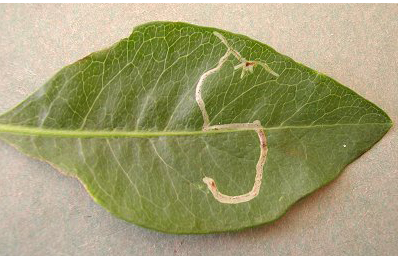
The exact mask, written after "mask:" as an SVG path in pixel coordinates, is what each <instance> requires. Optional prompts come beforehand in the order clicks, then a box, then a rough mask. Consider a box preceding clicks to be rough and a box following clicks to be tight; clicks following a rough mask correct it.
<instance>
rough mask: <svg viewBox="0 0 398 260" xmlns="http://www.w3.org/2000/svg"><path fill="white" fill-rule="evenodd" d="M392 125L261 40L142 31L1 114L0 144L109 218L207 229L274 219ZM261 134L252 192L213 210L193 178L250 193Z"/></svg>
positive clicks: (213, 32)
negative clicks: (76, 186) (83, 195)
mask: <svg viewBox="0 0 398 260" xmlns="http://www.w3.org/2000/svg"><path fill="white" fill-rule="evenodd" d="M219 35H221V37H220V36H219ZM228 52H230V53H228ZM227 54H228V55H227ZM223 57H225V59H223ZM221 61H222V63H221ZM257 65H258V66H257ZM215 68H217V69H215ZM213 70H214V71H213ZM209 71H212V72H211V73H208V72H209ZM204 75H205V76H204ZM200 79H203V81H202V82H201V81H200ZM199 82H201V83H200V86H199V88H198V85H199ZM198 89H200V91H201V92H200V96H199V95H198V94H197V90H198ZM199 97H200V98H201V99H202V101H203V104H202V105H201V103H200V98H199ZM204 107H205V110H204ZM204 111H205V112H206V113H204ZM206 116H207V119H206ZM207 120H208V122H207ZM257 121H258V122H259V124H254V123H253V122H257ZM391 125H392V123H391V120H390V119H389V117H388V116H387V115H386V114H385V113H384V111H382V110H381V109H380V108H378V107H377V106H375V105H374V104H372V103H371V102H369V101H367V100H366V99H364V98H362V97H361V96H359V95H358V94H356V93H354V92H353V91H352V90H350V89H348V88H347V87H345V86H343V85H341V84H340V83H338V82H336V81H334V80H333V79H331V78H329V77H327V76H325V75H323V74H320V73H318V72H316V71H314V70H312V69H310V68H307V67H305V66H304V65H301V64H299V63H296V62H294V61H293V60H292V59H290V58H289V57H286V56H284V55H282V54H279V53H278V52H276V51H275V50H273V49H272V48H270V47H269V46H267V45H265V44H262V43H260V42H257V41H255V40H252V39H250V38H248V37H246V36H242V35H237V34H233V33H230V32H226V31H222V30H219V29H214V28H207V27H200V26H195V25H191V24H185V23H173V22H153V23H148V24H144V25H141V26H138V27H136V28H135V29H134V30H133V32H132V34H131V35H130V37H128V38H126V39H123V40H121V41H120V42H118V43H116V44H114V45H113V46H112V47H110V48H109V49H106V50H103V51H100V52H96V53H93V54H90V55H89V56H87V57H85V58H84V59H82V60H79V61H77V62H76V63H74V64H72V65H69V66H67V67H65V68H63V69H62V70H61V71H59V72H58V73H57V74H56V75H55V76H54V77H52V78H51V79H50V80H49V81H48V82H47V83H46V84H45V85H44V86H43V87H41V88H40V89H38V90H37V91H36V92H35V93H33V94H32V95H31V96H30V97H28V98H27V99H26V100H24V101H23V102H22V103H20V104H19V105H18V106H16V107H15V108H13V109H11V110H10V111H8V112H6V113H5V114H3V115H1V116H0V138H1V139H2V140H4V141H5V142H7V143H9V144H11V145H13V146H15V147H16V148H17V149H19V150H20V151H22V152H23V153H25V154H27V155H29V156H33V157H35V158H38V159H41V160H44V161H47V162H49V163H51V164H52V165H54V167H56V168H57V169H59V170H60V171H62V172H65V173H66V174H68V175H71V176H74V177H77V178H78V179H79V180H80V181H81V182H82V183H83V184H84V186H85V187H86V188H87V190H88V191H89V193H90V194H91V195H92V196H93V198H94V200H95V201H96V202H98V203H99V204H101V205H102V206H104V207H105V208H106V209H107V210H109V211H110V212H112V213H113V214H115V215H116V216H118V217H120V218H122V219H125V220H127V221H130V222H133V223H135V224H137V225H141V226H144V227H148V228H151V229H156V230H159V231H163V232H169V233H211V232H222V231H230V230H239V229H242V228H246V227H251V226H256V225H259V224H262V223H267V222H271V221H274V220H275V219H277V218H279V217H280V216H281V215H283V214H284V212H286V210H287V209H288V208H289V207H290V206H291V205H292V204H294V203H295V202H296V201H298V200H299V199H300V198H302V197H304V196H306V195H307V194H309V193H311V192H313V191H314V190H316V189H318V188H320V187H322V186H324V185H326V184H327V183H329V182H330V181H332V180H333V179H335V178H336V177H337V176H338V175H339V174H340V173H341V171H342V170H343V168H344V167H345V166H346V165H348V164H349V163H350V162H352V161H353V160H355V159H356V158H357V157H359V156H360V155H361V154H363V153H364V152H365V151H367V150H368V149H370V148H371V147H372V146H373V145H374V144H375V143H376V142H377V141H378V140H380V138H381V137H382V136H383V135H384V134H385V133H386V132H387V131H388V129H389V128H390V127H391ZM216 128H218V129H216ZM261 131H263V132H264V135H265V136H266V145H267V149H268V153H267V155H266V161H265V165H264V167H263V169H262V177H261V184H260V186H259V192H256V193H255V194H254V193H253V194H250V196H251V197H250V199H249V200H245V201H239V203H236V204H231V203H223V202H220V201H219V200H218V199H217V197H216V195H215V193H213V192H212V191H211V186H210V185H207V184H206V183H204V182H203V179H204V178H207V176H211V178H212V179H214V182H215V183H217V188H218V191H219V192H220V193H222V194H228V195H231V196H239V195H241V194H246V193H247V192H248V191H250V190H252V188H253V187H255V184H254V182H255V177H256V176H258V174H257V175H256V165H258V162H260V160H259V155H260V154H261V152H262V151H263V150H262V149H263V148H262V146H261V145H259V144H261V137H260V134H259V132H261ZM259 137H260V140H259ZM257 173H259V171H257Z"/></svg>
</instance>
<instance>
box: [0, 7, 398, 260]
mask: <svg viewBox="0 0 398 260" xmlns="http://www.w3.org/2000/svg"><path fill="white" fill-rule="evenodd" d="M397 17H398V5H396V4H389V5H384V4H383V5H341V4H339V5H312V4H311V5H309V4H305V5H282V4H261V5H255V4H243V5H226V4H223V5H212V4H200V5H196V4H177V5H163V4H150V5H142V4H134V5H75V4H72V5H5V4H2V5H0V113H2V112H4V111H5V110H7V109H9V108H11V107H13V106H14V105H16V104H17V103H18V102H19V101H21V100H23V99H24V98H26V97H27V95H28V94H29V93H31V92H32V91H33V90H35V89H36V88H37V87H39V86H41V85H42V84H43V83H44V82H45V81H46V80H47V79H49V78H50V77H51V76H52V75H53V74H54V73H55V72H57V71H58V70H59V69H60V68H62V67H63V66H65V65H67V64H70V63H72V62H74V61H76V60H78V59H80V58H82V57H84V56H86V55H87V54H89V53H91V52H93V51H96V50H99V49H102V48H105V47H107V46H109V45H111V44H112V43H114V42H116V41H118V40H119V39H121V38H123V37H126V36H128V35H129V34H130V32H131V30H132V28H133V27H134V26H136V25H138V24H141V23H144V22H148V21H152V20H172V21H184V22H190V23H195V24H198V25H204V26H212V27H218V28H222V29H225V30H229V31H232V32H237V33H241V34H245V35H248V36H250V37H252V38H254V39H258V40H260V41H262V42H265V43H267V44H269V45H271V46H273V47H274V48H275V49H277V50H278V51H280V52H282V53H284V54H287V55H288V56H290V57H292V58H294V59H295V60H297V61H299V62H301V63H304V64H306V65H308V66H310V67H312V68H314V69H316V70H318V71H320V72H323V73H325V74H327V75H329V76H331V77H333V78H335V79H336V80H338V81H339V82H341V83H343V84H345V85H347V86H350V87H351V88H352V89H354V90H355V91H356V92H358V93H359V94H361V95H362V96H364V97H365V98H367V99H370V100H371V101H373V102H374V103H376V104H377V105H379V106H380V107H381V108H383V109H384V110H385V111H387V113H388V114H389V115H390V117H391V118H392V120H393V121H394V122H395V124H396V123H397V122H398V85H397V82H398V74H397V72H398V38H397V35H398V18H397ZM397 143H398V134H397V127H396V126H394V127H393V128H392V129H391V130H390V131H389V132H388V133H387V135H386V136H385V137H384V138H383V139H382V140H381V141H380V142H379V143H378V144H376V145H375V146H374V147H373V148H372V149H371V150H370V151H369V152H367V153H366V154H364V155H363V156H362V157H361V158H359V159H358V160H356V161H355V162H354V163H352V164H351V165H350V166H348V167H347V168H346V170H345V171H344V173H343V175H342V176H341V177H340V178H338V179H337V180H335V181H334V182H332V183H331V184H330V185H328V186H327V187H324V188H322V189H321V190H319V191H317V192H315V193H314V194H312V195H311V196H309V197H307V198H305V199H303V200H301V201H300V202H299V203H297V204H296V205H295V206H294V207H293V208H292V209H291V210H290V211H289V212H288V213H287V214H286V215H285V216H284V217H283V218H282V219H280V220H279V221H277V222H276V223H274V224H271V225H266V226H262V227H258V228H254V229H250V230H246V231H243V232H238V233H227V234H216V235H167V234H162V233H157V232H155V231H151V230H147V229H143V228H140V227H137V226H135V225H132V224H129V223H126V222H124V221H123V220H120V219H118V218H116V217H114V216H112V215H110V214H109V213H108V212H107V211H106V210H104V209H103V208H102V207H100V206H99V205H97V204H95V203H94V202H93V200H92V199H91V198H90V197H89V195H88V194H87V193H86V192H85V190H84V188H83V186H82V185H81V184H80V183H79V182H78V181H77V180H75V179H73V178H69V177H65V176H63V175H61V174H59V173H58V172H57V171H56V170H54V169H53V168H52V167H51V166H49V165H48V164H46V163H43V162H40V161H36V160H34V159H30V158H28V157H26V156H24V155H23V154H21V153H19V152H17V151H16V150H15V149H14V148H12V147H10V146H8V145H6V144H5V143H3V142H0V254H2V255H4V254H5V255H13V254H17V255H26V254H28V255H30V254H33V255H40V254H51V255H64V254H72V255H76V254H78V255H86V254H94V255H103V254H104V255H107V254H116V255H124V254H134V255H148V254H161V255H164V254H166V255H173V254H174V255H208V254H212V255H221V254H225V255H230V254H236V255H275V254H282V255H312V254H315V255H330V254H331V255H336V254H337V255H340V254H348V255H353V254H354V255H358V254H359V255H374V254H377V255H391V254H395V255H397V254H398V170H397V169H398V163H397V158H398V148H397Z"/></svg>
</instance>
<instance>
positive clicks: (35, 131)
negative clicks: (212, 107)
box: [0, 122, 392, 138]
mask: <svg viewBox="0 0 398 260" xmlns="http://www.w3.org/2000/svg"><path fill="white" fill-rule="evenodd" d="M359 125H360V126H366V125H389V126H391V125H392V123H390V122H387V123H363V124H330V125H310V126H277V127H264V130H266V131H275V130H284V129H308V128H323V127H324V128H327V127H341V126H359ZM242 131H253V129H227V130H217V131H206V132H205V131H146V132H144V131H95V130H94V131H92V130H91V131H90V130H59V129H49V128H46V129H44V128H39V127H27V126H18V125H9V124H0V133H11V134H17V135H35V136H54V137H76V138H117V137H134V138H148V137H162V136H196V135H209V134H221V133H233V132H242Z"/></svg>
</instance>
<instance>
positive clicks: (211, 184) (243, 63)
mask: <svg viewBox="0 0 398 260" xmlns="http://www.w3.org/2000/svg"><path fill="white" fill-rule="evenodd" d="M213 34H214V35H215V36H217V37H218V38H219V39H220V41H221V42H222V43H223V44H224V45H225V46H226V47H227V51H226V52H225V54H224V56H222V57H221V58H220V60H219V61H218V64H217V66H216V67H214V68H212V69H210V70H208V71H206V72H205V73H203V74H202V76H201V77H200V78H199V81H198V83H197V85H196V91H195V100H196V103H197V104H198V106H199V109H200V111H201V112H202V116H203V128H202V130H203V131H204V132H207V131H220V130H221V131H223V130H224V131H225V130H230V129H245V130H254V131H256V133H257V135H258V138H259V140H260V151H261V152H260V157H259V158H258V162H257V165H256V177H255V179H254V185H253V188H252V189H251V191H249V192H247V193H245V194H242V195H239V196H229V195H225V194H223V193H221V192H220V191H219V190H218V189H217V185H216V183H215V181H214V180H213V179H212V178H210V177H204V178H203V182H204V183H206V184H207V187H208V188H209V190H210V191H211V193H212V194H213V196H214V198H215V199H216V200H218V201H219V202H221V203H227V204H238V203H242V202H248V201H250V200H252V199H253V198H255V197H256V196H257V195H258V194H259V192H260V187H261V182H262V178H263V169H264V164H265V160H266V158H267V151H268V148H267V138H266V136H265V132H264V127H263V126H262V125H261V122H260V121H259V120H256V121H254V122H253V123H233V124H224V125H213V126H211V125H210V119H209V115H208V113H207V110H206V105H205V103H204V101H203V98H202V86H203V83H204V81H205V80H206V78H207V77H208V76H210V75H211V74H213V73H215V72H217V71H219V70H220V69H221V67H222V66H223V65H224V63H225V62H226V61H227V60H228V58H229V56H230V55H231V54H232V55H233V56H234V57H235V58H236V59H237V60H238V61H239V62H240V64H239V65H236V66H235V67H234V69H235V70H237V69H242V74H241V78H243V77H244V76H245V74H246V73H253V68H254V67H255V66H257V65H260V66H261V67H263V68H264V69H265V70H266V71H268V72H269V73H271V74H272V75H274V76H279V74H277V73H276V72H274V71H273V70H272V69H271V68H270V67H269V66H268V65H267V64H265V63H264V62H261V61H247V60H246V59H245V58H243V57H242V56H241V55H240V53H239V52H238V51H236V50H235V49H233V48H232V46H231V45H229V43H228V41H227V40H226V39H225V38H224V36H222V35H221V34H220V33H218V32H213Z"/></svg>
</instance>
